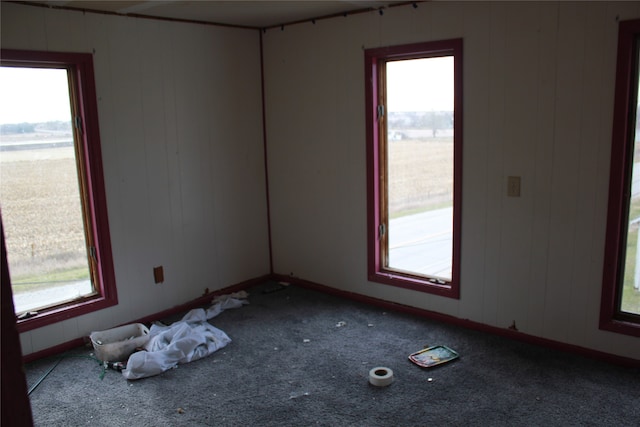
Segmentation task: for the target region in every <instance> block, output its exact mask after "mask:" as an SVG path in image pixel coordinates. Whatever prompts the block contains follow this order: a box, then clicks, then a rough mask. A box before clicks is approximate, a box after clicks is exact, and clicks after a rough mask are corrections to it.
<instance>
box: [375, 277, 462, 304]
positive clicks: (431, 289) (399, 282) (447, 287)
mask: <svg viewBox="0 0 640 427" xmlns="http://www.w3.org/2000/svg"><path fill="white" fill-rule="evenodd" d="M369 281H371V282H376V283H382V284H385V285H391V286H397V287H400V288H404V289H410V290H413V291H419V292H425V293H428V294H434V295H439V296H443V297H447V298H454V299H459V298H460V287H459V286H458V285H457V283H445V284H440V283H437V282H434V281H431V280H428V279H426V278H424V277H418V276H410V275H406V274H400V273H397V272H392V271H385V270H383V271H378V272H374V273H370V274H369Z"/></svg>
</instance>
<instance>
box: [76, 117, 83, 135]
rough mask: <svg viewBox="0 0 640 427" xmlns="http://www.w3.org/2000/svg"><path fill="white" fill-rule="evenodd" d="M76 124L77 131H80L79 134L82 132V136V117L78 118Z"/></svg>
mask: <svg viewBox="0 0 640 427" xmlns="http://www.w3.org/2000/svg"><path fill="white" fill-rule="evenodd" d="M75 122H76V129H78V132H80V135H82V118H81V117H80V116H76V119H75Z"/></svg>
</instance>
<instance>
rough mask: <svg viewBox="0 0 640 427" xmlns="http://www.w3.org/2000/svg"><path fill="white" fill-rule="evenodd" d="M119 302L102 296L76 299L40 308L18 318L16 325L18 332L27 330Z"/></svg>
mask: <svg viewBox="0 0 640 427" xmlns="http://www.w3.org/2000/svg"><path fill="white" fill-rule="evenodd" d="M117 304H118V300H117V299H115V298H104V297H101V296H97V297H96V296H93V297H88V298H85V299H82V300H76V301H73V302H70V303H68V304H64V305H58V306H55V307H52V308H49V309H45V310H40V311H38V312H36V313H37V314H34V315H32V316H29V317H27V318H25V319H17V320H16V325H17V328H18V332H19V333H22V332H27V331H30V330H33V329H37V328H41V327H43V326H47V325H51V324H53V323H57V322H61V321H63V320H67V319H71V318H73V317H78V316H82V315H84V314H88V313H91V312H94V311H97V310H102V309H104V308H107V307H112V306H114V305H117Z"/></svg>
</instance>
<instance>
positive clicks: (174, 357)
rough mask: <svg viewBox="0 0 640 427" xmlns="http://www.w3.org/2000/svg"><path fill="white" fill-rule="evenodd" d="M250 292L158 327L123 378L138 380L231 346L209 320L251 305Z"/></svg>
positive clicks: (132, 358)
mask: <svg viewBox="0 0 640 427" xmlns="http://www.w3.org/2000/svg"><path fill="white" fill-rule="evenodd" d="M246 297H247V293H246V292H236V293H234V294H231V295H223V296H221V297H218V298H216V299H214V300H213V305H212V306H211V307H210V308H209V309H207V310H204V309H202V308H196V309H193V310H191V311H190V312H188V313H187V314H186V315H185V316H184V317H183V318H182V320H180V321H178V322H175V323H173V324H171V325H170V326H164V325H159V324H154V325H152V326H151V329H150V330H149V341H148V342H147V344H146V345H145V350H146V351H138V352H136V353H133V354H132V355H131V356H130V357H129V360H128V361H127V367H126V368H125V369H123V370H122V375H123V376H124V377H125V378H126V379H128V380H137V379H140V378H146V377H150V376H153V375H158V374H161V373H162V372H164V371H166V370H168V369H171V368H173V367H175V366H176V365H179V364H183V363H189V362H192V361H194V360H198V359H201V358H203V357H205V356H208V355H209V354H211V353H213V352H215V351H217V350H218V349H221V348H222V347H224V346H226V345H227V344H229V343H230V342H231V338H229V337H228V336H227V334H225V333H224V332H223V331H221V330H220V329H218V328H216V327H214V326H212V325H211V324H210V323H209V322H208V321H207V320H209V319H212V318H214V317H215V316H217V315H218V314H220V313H221V312H222V311H224V310H227V309H229V308H238V307H241V306H242V305H243V304H248V301H246V300H245V299H244V298H246Z"/></svg>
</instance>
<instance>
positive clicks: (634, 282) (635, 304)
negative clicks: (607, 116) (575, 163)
mask: <svg viewBox="0 0 640 427" xmlns="http://www.w3.org/2000/svg"><path fill="white" fill-rule="evenodd" d="M638 65H640V64H638ZM636 69H637V68H636ZM637 80H638V73H637V72H636V88H637V90H638V92H636V104H637V103H638V100H640V84H639V82H638V81H637ZM638 108H640V106H637V107H636V117H635V123H636V126H635V134H634V139H633V144H634V147H633V163H632V164H633V168H632V172H631V174H632V176H631V194H630V197H631V200H630V201H629V225H628V229H627V251H626V258H625V267H624V281H623V284H622V290H621V293H622V297H621V300H620V310H621V311H623V312H626V313H632V314H640V234H639V233H638V228H639V227H640V144H638V139H639V138H638V135H639V133H638V130H639V126H638Z"/></svg>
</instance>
